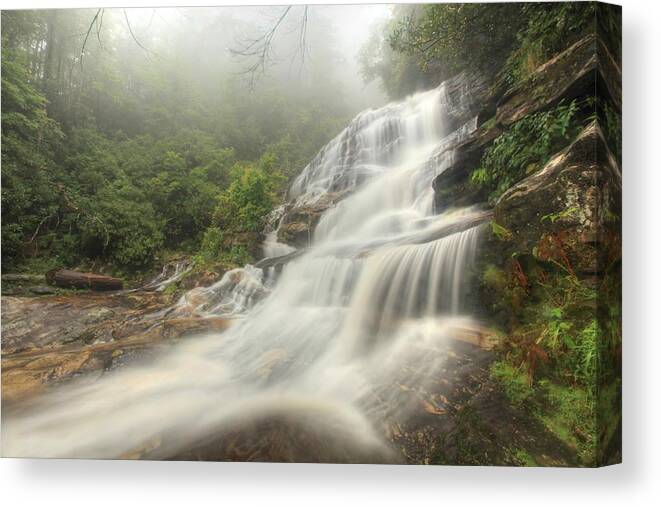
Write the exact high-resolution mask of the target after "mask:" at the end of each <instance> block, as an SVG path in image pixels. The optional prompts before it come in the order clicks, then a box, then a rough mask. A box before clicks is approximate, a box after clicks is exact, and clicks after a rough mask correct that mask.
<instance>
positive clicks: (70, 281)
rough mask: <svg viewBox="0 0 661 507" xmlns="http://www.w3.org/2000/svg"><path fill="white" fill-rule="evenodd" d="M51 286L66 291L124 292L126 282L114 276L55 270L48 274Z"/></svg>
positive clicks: (47, 278)
mask: <svg viewBox="0 0 661 507" xmlns="http://www.w3.org/2000/svg"><path fill="white" fill-rule="evenodd" d="M46 281H48V283H49V284H51V285H55V286H57V287H62V288H64V289H91V290H97V291H107V290H122V289H123V288H124V281H123V280H122V279H120V278H113V277H112V276H107V275H99V274H96V273H81V272H80V271H72V270H69V269H60V270H53V271H49V272H48V273H46Z"/></svg>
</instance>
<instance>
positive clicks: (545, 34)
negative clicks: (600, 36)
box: [504, 2, 597, 86]
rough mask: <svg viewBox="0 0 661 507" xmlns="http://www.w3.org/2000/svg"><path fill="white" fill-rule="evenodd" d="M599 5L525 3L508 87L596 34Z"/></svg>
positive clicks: (508, 72)
mask: <svg viewBox="0 0 661 507" xmlns="http://www.w3.org/2000/svg"><path fill="white" fill-rule="evenodd" d="M596 6H597V4H596V2H558V3H555V4H550V3H523V4H521V13H520V14H521V19H522V20H525V21H524V25H523V27H522V28H521V29H520V30H519V32H518V33H517V35H516V39H517V40H516V45H515V47H516V49H515V50H514V51H512V52H511V53H510V55H509V57H508V58H507V62H506V64H505V70H504V77H505V81H506V82H507V84H509V85H510V86H512V85H515V84H516V83H518V82H521V81H523V80H525V79H527V78H528V77H529V76H530V75H531V74H532V72H533V71H534V70H535V69H537V67H539V66H540V65H541V64H542V63H544V62H545V61H547V60H548V59H549V58H550V57H551V56H553V55H554V54H556V53H559V52H560V51H562V50H563V49H565V48H567V47H569V46H570V45H571V44H572V43H574V42H576V41H577V40H578V39H580V37H581V36H583V35H585V34H586V33H587V32H589V31H592V32H594V28H595V20H596V9H597V7H596Z"/></svg>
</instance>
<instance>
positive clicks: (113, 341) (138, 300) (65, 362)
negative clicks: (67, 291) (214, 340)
mask: <svg viewBox="0 0 661 507" xmlns="http://www.w3.org/2000/svg"><path fill="white" fill-rule="evenodd" d="M168 305H169V299H168V298H167V297H165V296H163V295H159V294H158V293H154V292H132V293H124V294H113V295H110V294H109V295H101V294H84V295H83V294H73V295H59V296H43V297H35V298H16V297H3V298H2V315H3V318H2V337H3V343H2V399H3V401H9V402H16V401H21V400H25V399H27V398H29V397H31V396H34V395H35V394H39V393H40V392H42V391H43V390H44V389H46V388H48V387H50V386H53V385H57V384H59V383H61V382H65V381H68V380H71V379H73V378H78V377H81V376H83V375H85V376H87V377H90V376H91V380H93V379H94V378H96V376H98V375H101V374H102V373H103V372H104V371H107V370H112V369H116V368H119V367H124V366H126V365H129V364H133V363H135V362H136V361H145V360H149V359H151V358H153V357H155V355H156V354H157V353H158V352H159V351H161V350H163V349H164V348H165V347H168V346H170V345H171V344H172V343H174V341H175V340H177V339H180V338H184V337H191V336H194V335H199V334H203V333H207V332H222V331H224V330H225V329H227V327H229V325H230V323H231V322H230V321H228V320H227V319H221V318H193V317H186V316H181V315H178V316H177V317H176V318H171V317H170V312H169V311H168Z"/></svg>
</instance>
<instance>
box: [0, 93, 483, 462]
mask: <svg viewBox="0 0 661 507" xmlns="http://www.w3.org/2000/svg"><path fill="white" fill-rule="evenodd" d="M446 87H447V84H445V83H444V84H442V85H440V86H439V87H438V88H436V89H433V90H430V91H427V92H424V93H419V94H416V95H414V96H411V97H409V98H407V99H405V100H403V101H401V102H396V103H392V104H388V105H386V106H385V107H383V108H380V109H376V110H369V111H365V112H363V113H361V114H359V115H358V116H357V117H356V118H355V119H354V120H353V121H352V122H351V123H350V124H349V125H348V126H347V128H346V129H345V130H344V131H343V132H342V133H340V134H339V135H338V136H337V137H336V138H335V139H333V140H332V141H331V142H330V143H328V145H327V146H326V147H324V148H323V149H322V150H321V151H320V152H319V154H318V155H317V156H316V157H315V158H314V160H312V161H311V162H310V164H309V165H308V166H307V167H306V168H305V169H304V170H303V171H302V173H301V174H300V176H299V177H298V178H297V179H296V180H295V181H294V182H293V184H292V186H291V188H290V191H289V197H290V203H289V205H290V206H292V207H296V206H300V205H303V204H306V203H307V204H309V203H313V202H316V201H318V200H319V199H320V198H321V197H322V196H324V195H325V194H327V193H330V192H348V193H349V195H348V196H347V197H345V198H344V199H343V200H340V201H339V202H338V203H337V204H336V205H335V206H333V207H331V208H330V209H328V210H327V211H326V212H325V213H324V214H323V216H322V217H321V220H320V222H319V225H318V226H317V228H316V230H315V232H314V238H313V244H312V245H311V247H310V248H309V249H308V250H307V251H306V252H304V253H303V254H302V255H300V256H299V257H297V258H296V259H294V260H292V261H291V262H290V263H289V264H287V265H286V266H285V267H284V269H283V270H282V272H281V273H280V275H279V277H278V279H277V281H272V283H267V279H268V280H271V278H270V277H269V276H267V274H266V273H264V272H263V271H262V270H260V269H259V268H255V267H252V266H247V267H246V268H244V269H241V270H234V271H231V272H229V273H226V275H225V276H224V277H223V279H222V280H221V281H220V282H218V283H217V284H215V285H214V286H212V287H210V288H206V289H195V291H192V292H190V293H188V294H186V295H185V296H183V298H182V300H181V301H180V303H179V304H180V305H190V306H191V307H193V308H194V309H195V311H196V312H197V313H200V314H203V315H209V314H213V315H226V316H237V315H245V317H244V318H241V319H235V323H234V325H233V326H232V327H230V329H229V330H227V331H225V332H224V333H222V334H218V335H215V334H210V335H207V336H204V337H200V338H198V339H195V340H189V341H186V342H184V343H182V344H180V345H178V346H176V347H175V348H174V349H173V350H172V351H171V352H169V353H167V354H166V355H165V356H163V357H161V358H160V359H159V360H158V361H156V362H155V363H154V364H150V365H143V366H133V367H129V368H127V369H125V370H119V371H117V372H114V373H112V374H109V375H107V376H105V377H104V378H101V379H99V380H97V381H94V382H91V383H90V382H87V383H80V384H76V383H73V384H71V385H69V386H67V387H64V388H62V389H59V390H57V391H55V392H53V393H50V394H49V395H48V396H47V399H46V400H44V401H43V402H42V403H41V404H37V405H36V406H35V407H31V409H30V410H29V411H27V412H25V413H22V414H21V415H20V416H16V417H13V418H10V419H9V420H8V421H7V422H6V424H5V431H6V437H5V439H4V442H5V444H6V448H5V453H6V454H8V455H17V456H19V455H22V456H44V457H46V456H54V457H55V456H56V457H85V456H89V457H117V456H121V455H131V453H132V452H135V451H136V449H137V450H140V449H144V448H146V447H149V448H153V449H154V450H153V451H151V454H150V457H154V458H167V457H171V456H173V455H177V453H179V452H182V451H184V450H185V449H187V446H190V445H192V444H194V443H196V442H198V441H200V440H201V439H202V438H206V437H208V436H209V435H216V436H218V435H220V436H222V435H223V434H225V433H226V432H231V431H234V430H236V428H241V427H243V426H244V425H246V424H249V423H251V422H255V421H263V420H268V419H269V418H281V419H282V418H284V419H285V420H287V421H290V422H292V424H298V425H301V426H302V427H304V428H306V430H307V431H310V432H314V433H316V434H318V435H321V437H320V438H321V439H322V440H324V441H329V442H336V443H337V445H338V446H340V445H342V446H345V447H347V448H349V449H352V450H355V452H356V453H359V452H363V453H367V455H369V456H372V457H371V458H365V456H366V454H361V458H356V459H374V460H378V459H383V460H386V461H388V460H392V459H393V458H392V456H390V455H389V454H388V452H390V448H389V445H388V441H387V439H386V438H385V436H384V435H385V434H386V433H387V430H386V428H385V426H386V425H387V424H389V422H391V421H403V420H406V418H407V417H408V416H409V415H410V414H411V413H412V411H413V410H414V409H415V407H416V406H417V405H416V404H419V400H417V398H416V397H415V395H414V394H415V393H414V392H413V391H411V392H409V391H405V390H402V389H399V388H398V387H396V386H397V385H404V384H407V385H416V386H418V387H420V388H422V387H424V385H426V383H427V382H430V381H431V379H433V378H434V376H435V375H442V364H443V357H444V356H443V353H442V352H440V350H441V349H442V345H443V344H444V343H446V342H447V340H448V339H449V337H450V336H451V335H452V332H453V331H452V330H453V329H456V327H457V326H462V325H465V324H466V323H467V322H469V321H470V315H467V313H468V309H467V308H466V306H465V301H464V300H465V291H466V282H467V277H468V274H469V273H470V269H471V266H472V263H473V259H474V256H475V251H476V248H477V246H478V240H479V230H480V227H479V226H466V227H461V225H462V224H463V223H466V224H474V222H475V217H476V216H477V217H478V218H479V213H480V211H479V210H477V209H472V208H468V209H460V210H450V211H447V212H445V213H444V214H442V215H435V214H434V206H433V191H432V187H431V183H432V181H433V179H434V178H435V177H436V176H437V175H438V174H439V173H440V172H442V171H443V170H445V169H446V168H447V167H449V166H450V165H451V164H452V161H453V152H452V149H451V146H452V144H453V143H455V142H456V141H458V140H461V139H463V138H465V137H466V136H467V135H468V134H469V133H470V132H471V131H472V130H474V128H475V123H476V122H475V118H473V117H472V116H470V114H469V111H470V109H471V108H470V107H469V104H468V101H470V96H469V95H468V94H463V95H461V96H460V97H459V99H457V97H456V94H454V95H450V94H448V93H447V88H446ZM451 97H454V98H451ZM282 212H283V211H282V210H278V211H277V212H276V214H275V215H274V216H273V217H272V220H271V222H272V223H273V224H275V225H274V227H273V228H272V229H271V230H270V231H267V239H266V242H265V245H264V253H265V255H267V256H278V255H283V254H287V253H289V252H291V251H292V250H293V249H292V248H291V247H289V246H287V245H283V244H281V243H278V242H277V226H278V224H279V223H280V220H281V217H282ZM443 231H451V233H449V234H444V233H443ZM411 364H413V365H415V368H413V369H412V368H410V367H405V366H410V365H411ZM388 386H389V387H388ZM154 441H156V442H158V445H151V444H149V442H154ZM309 452H310V453H311V458H310V459H312V460H324V459H332V458H330V457H329V456H328V455H325V454H323V453H321V454H316V455H315V452H316V451H315V450H314V449H310V450H309ZM370 453H371V454H370ZM375 456H381V458H377V457H375ZM384 456H386V457H384ZM387 456H390V457H387ZM345 458H346V459H347V460H350V458H347V457H346V456H345ZM343 459H344V458H343Z"/></svg>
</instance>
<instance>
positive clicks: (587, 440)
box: [536, 381, 597, 466]
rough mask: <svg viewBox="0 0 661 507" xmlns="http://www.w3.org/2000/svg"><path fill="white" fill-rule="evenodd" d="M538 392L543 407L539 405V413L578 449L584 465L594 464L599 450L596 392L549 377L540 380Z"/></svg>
mask: <svg viewBox="0 0 661 507" xmlns="http://www.w3.org/2000/svg"><path fill="white" fill-rule="evenodd" d="M538 392H539V396H540V399H539V400H538V403H539V404H540V406H543V407H544V409H543V410H539V409H538V411H537V412H536V414H537V417H538V418H539V419H540V420H541V421H543V422H544V424H545V425H546V426H547V428H548V429H549V430H551V431H552V432H553V433H554V434H555V435H556V436H557V437H558V438H560V439H561V440H563V441H564V442H565V443H567V444H568V445H569V446H570V447H572V448H574V449H576V452H577V455H578V458H579V460H580V463H581V464H582V465H586V466H594V464H595V460H596V452H597V424H596V422H597V421H596V415H595V397H594V395H593V394H591V393H590V392H589V391H587V390H585V389H581V388H577V387H566V386H562V385H558V384H556V383H553V382H549V381H541V382H540V384H539V386H538Z"/></svg>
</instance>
